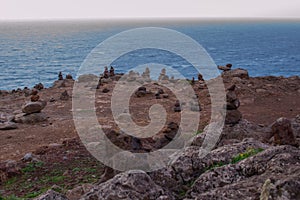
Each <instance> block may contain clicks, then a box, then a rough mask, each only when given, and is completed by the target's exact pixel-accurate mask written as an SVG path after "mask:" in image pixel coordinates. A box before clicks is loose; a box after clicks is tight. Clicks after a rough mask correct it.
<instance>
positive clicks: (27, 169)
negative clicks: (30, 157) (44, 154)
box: [21, 162, 44, 173]
mask: <svg viewBox="0 0 300 200" xmlns="http://www.w3.org/2000/svg"><path fill="white" fill-rule="evenodd" d="M43 165H44V163H43V162H31V163H29V164H28V165H26V166H25V167H24V168H22V169H21V171H22V173H28V172H34V171H35V170H37V169H38V168H41V167H43Z"/></svg>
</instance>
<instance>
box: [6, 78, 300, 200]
mask: <svg viewBox="0 0 300 200" xmlns="http://www.w3.org/2000/svg"><path fill="white" fill-rule="evenodd" d="M224 82H225V85H226V87H228V86H229V85H231V84H232V81H231V80H224ZM60 84H61V82H57V83H56V84H55V87H52V88H48V89H43V90H41V91H40V92H39V95H40V97H41V99H42V100H45V101H47V102H48V104H47V106H46V108H45V109H44V110H43V111H42V112H44V113H45V114H46V115H47V116H48V117H49V118H48V120H47V121H45V122H41V123H36V124H18V129H15V130H6V131H0V162H3V161H5V160H8V159H13V160H20V159H21V158H22V157H23V156H24V154H25V153H28V152H34V153H36V154H39V155H40V159H41V161H42V162H43V163H47V167H45V166H44V167H42V168H41V169H39V170H38V172H36V173H33V174H31V176H36V177H42V176H44V175H45V174H47V173H48V172H49V171H53V170H55V169H59V170H60V175H62V174H64V176H65V179H64V181H63V182H64V183H63V185H64V188H71V187H72V186H74V185H76V184H78V183H80V182H82V180H85V179H84V178H82V180H81V179H80V177H81V176H85V175H93V178H94V179H95V180H96V179H97V178H99V176H100V175H101V173H102V172H103V168H102V165H101V163H99V162H98V161H96V160H95V159H94V158H93V157H92V156H91V155H90V154H89V153H88V152H87V151H86V150H85V148H84V147H83V146H82V145H81V144H80V142H79V138H78V135H77V132H76V130H75V127H74V123H73V119H72V100H71V98H70V99H69V100H67V101H64V100H60V99H59V97H60V94H61V93H62V92H63V91H65V90H67V92H68V93H69V95H72V85H73V81H71V80H67V81H66V84H65V86H64V87H58V86H59V85H60ZM236 85H237V89H236V91H237V94H238V97H239V99H240V101H241V106H240V108H239V110H240V111H241V112H242V114H243V118H244V119H247V120H248V121H251V122H254V123H256V124H264V125H270V124H271V123H272V122H273V121H275V120H276V119H277V118H279V117H282V116H284V117H287V118H293V117H295V116H296V115H298V114H300V100H299V99H300V79H299V77H291V78H279V77H277V78H276V77H263V78H249V79H243V80H242V81H239V82H238V83H236ZM103 87H106V88H108V89H110V92H109V93H102V92H101V91H99V92H98V93H97V99H96V101H97V100H101V101H106V103H102V104H101V106H102V107H100V105H97V103H96V107H97V114H98V117H99V122H100V123H101V124H102V125H107V129H110V128H116V126H115V124H114V122H113V120H112V118H111V112H110V102H109V99H110V96H111V93H112V90H113V87H114V86H113V84H106V85H104V86H103ZM193 87H194V90H195V92H196V93H197V94H198V95H199V100H200V102H201V107H202V109H203V110H202V111H201V120H200V124H199V129H203V128H204V126H205V125H207V124H208V122H209V119H210V100H209V97H208V91H207V90H206V89H199V88H198V87H199V85H198V83H196V84H195V85H194V86H193ZM157 88H162V87H160V86H157V85H151V86H148V87H147V89H148V90H150V91H153V92H155V91H156V90H157ZM164 90H165V92H167V93H169V95H170V97H169V98H168V99H163V98H162V99H159V100H157V99H155V97H154V94H148V95H146V96H145V97H142V98H136V97H132V98H131V107H130V112H131V114H132V117H133V119H134V121H135V122H137V123H138V124H140V125H147V123H149V120H148V118H147V116H148V112H147V110H148V109H149V107H150V105H152V104H153V103H161V104H162V105H164V106H165V108H166V109H167V111H168V113H169V115H168V121H175V122H178V120H179V118H180V113H174V112H173V111H172V109H173V105H174V102H175V100H176V99H175V97H174V96H172V94H171V93H170V91H168V90H167V89H166V88H164ZM0 96H1V98H0V113H8V114H12V113H13V112H14V111H16V110H19V109H21V107H22V105H23V104H24V103H25V101H26V100H27V101H28V100H29V97H25V96H24V94H23V93H22V92H19V93H13V94H12V93H10V94H0ZM51 98H54V99H55V100H56V101H55V102H49V100H50V99H51ZM70 138H75V139H71V140H70ZM63 141H65V142H64V145H63V146H60V147H53V148H49V147H47V146H49V144H53V143H58V144H61V143H63ZM66 141H73V143H72V142H71V143H70V144H68V142H66ZM50 146H55V145H50ZM65 156H66V158H67V159H64V157H65ZM78 166H79V167H80V168H85V167H92V168H93V167H94V168H96V169H97V170H96V171H93V173H88V174H84V173H80V172H78V174H74V173H73V172H74V171H73V172H72V173H70V174H68V173H67V172H68V170H69V171H70V170H71V171H72V170H73V169H74V168H76V167H78ZM74 175H75V177H73V178H72V176H74ZM23 178H24V177H23ZM94 179H93V180H94ZM66 180H69V181H66ZM76 180H79V181H76ZM80 180H81V181H80ZM48 184H52V183H48ZM16 185H18V184H16ZM48 186H49V185H48ZM41 187H43V186H41ZM0 190H4V195H10V194H14V193H15V194H17V195H20V196H23V195H24V194H28V190H27V191H26V193H25V191H24V190H25V189H22V190H19V189H18V188H14V189H12V188H10V191H8V190H7V189H6V186H3V185H2V186H1V185H0ZM36 190H37V188H34V187H33V188H31V189H30V190H29V191H36Z"/></svg>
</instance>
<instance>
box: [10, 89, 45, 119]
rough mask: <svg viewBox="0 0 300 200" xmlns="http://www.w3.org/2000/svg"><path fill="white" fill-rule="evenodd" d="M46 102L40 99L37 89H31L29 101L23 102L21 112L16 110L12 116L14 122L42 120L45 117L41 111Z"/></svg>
mask: <svg viewBox="0 0 300 200" xmlns="http://www.w3.org/2000/svg"><path fill="white" fill-rule="evenodd" d="M46 105H47V102H46V101H42V100H40V96H39V95H38V90H37V89H33V90H32V92H31V97H30V102H27V103H25V105H24V106H22V112H21V113H20V112H17V114H16V115H15V117H14V122H16V123H36V122H42V121H45V120H46V119H47V117H46V115H45V114H44V113H41V111H42V110H43V109H44V108H45V107H46Z"/></svg>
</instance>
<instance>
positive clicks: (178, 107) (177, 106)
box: [174, 100, 181, 112]
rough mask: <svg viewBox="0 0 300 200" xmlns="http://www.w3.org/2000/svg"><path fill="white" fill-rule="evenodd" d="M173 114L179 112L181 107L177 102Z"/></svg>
mask: <svg viewBox="0 0 300 200" xmlns="http://www.w3.org/2000/svg"><path fill="white" fill-rule="evenodd" d="M174 112H181V105H180V102H179V101H178V100H177V101H176V103H175V105H174Z"/></svg>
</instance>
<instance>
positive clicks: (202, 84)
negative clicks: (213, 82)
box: [198, 73, 206, 89]
mask: <svg viewBox="0 0 300 200" xmlns="http://www.w3.org/2000/svg"><path fill="white" fill-rule="evenodd" d="M198 82H199V89H204V88H205V87H206V85H205V81H204V78H203V75H202V74H200V73H199V74H198Z"/></svg>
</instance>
